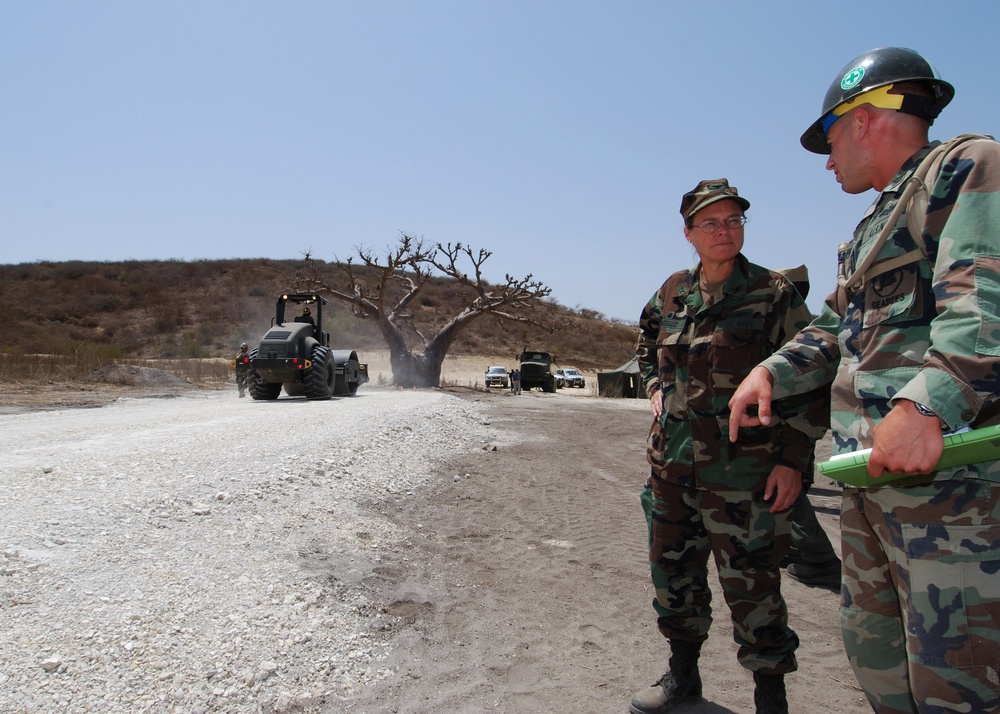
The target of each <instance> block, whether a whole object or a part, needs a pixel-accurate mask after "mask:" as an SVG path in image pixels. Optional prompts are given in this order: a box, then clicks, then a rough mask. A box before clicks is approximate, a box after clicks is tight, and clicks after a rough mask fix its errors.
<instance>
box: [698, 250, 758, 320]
mask: <svg viewBox="0 0 1000 714" xmlns="http://www.w3.org/2000/svg"><path fill="white" fill-rule="evenodd" d="M749 274H750V261H748V260H747V259H746V257H745V256H744V255H743V253H739V254H737V256H736V264H735V265H734V266H733V272H732V274H731V275H730V276H729V277H728V278H726V283H725V285H724V286H723V290H724V291H725V293H726V296H727V297H728V296H730V295H733V296H736V297H737V298H742V297H743V296H744V295H746V292H747V282H748V280H749V278H748V276H749ZM700 276H701V263H698V265H696V266H695V267H694V268H693V269H692V270H689V271H688V274H687V280H686V281H685V282H686V284H687V286H688V294H687V298H686V300H685V302H686V303H687V304H688V306H689V307H690V308H692V310H695V311H697V310H699V309H702V308H703V307H704V305H705V302H704V300H703V299H702V297H701V290H699V289H698V288H697V286H698V282H699V280H700ZM721 304H722V303H719V302H717V303H715V305H721ZM715 305H713V307H715Z"/></svg>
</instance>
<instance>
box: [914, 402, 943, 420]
mask: <svg viewBox="0 0 1000 714" xmlns="http://www.w3.org/2000/svg"><path fill="white" fill-rule="evenodd" d="M913 406H914V407H916V409H917V411H918V412H920V413H921V414H923V415H924V416H926V417H936V416H937V414H935V413H934V410H933V409H931V408H930V407H926V406H924V405H923V404H921V403H920V402H913Z"/></svg>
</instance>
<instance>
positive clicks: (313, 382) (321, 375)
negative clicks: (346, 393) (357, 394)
mask: <svg viewBox="0 0 1000 714" xmlns="http://www.w3.org/2000/svg"><path fill="white" fill-rule="evenodd" d="M310 359H311V360H312V367H310V368H309V374H307V375H305V379H304V380H302V386H303V387H304V388H305V393H306V399H329V398H330V397H331V396H333V381H334V378H335V375H334V372H333V360H331V359H330V350H329V348H327V347H323V346H322V345H316V346H315V347H313V351H312V357H311V358H310Z"/></svg>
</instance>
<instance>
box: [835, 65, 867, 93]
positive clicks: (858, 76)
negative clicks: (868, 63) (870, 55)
mask: <svg viewBox="0 0 1000 714" xmlns="http://www.w3.org/2000/svg"><path fill="white" fill-rule="evenodd" d="M864 76H865V68H864V67H860V66H859V67H855V68H854V69H852V70H851V71H850V72H848V73H847V74H845V75H844V78H843V79H841V80H840V88H841V89H850V88H851V87H856V86H857V84H858V82H860V81H861V80H862V79H864Z"/></svg>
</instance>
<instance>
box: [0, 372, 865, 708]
mask: <svg viewBox="0 0 1000 714" xmlns="http://www.w3.org/2000/svg"><path fill="white" fill-rule="evenodd" d="M362 359H363V360H364V361H367V362H368V363H369V373H370V375H371V376H372V380H373V385H372V388H375V382H376V380H377V375H378V374H379V373H380V372H381V373H382V374H384V375H386V376H388V375H389V370H388V359H387V355H385V356H384V358H383V356H382V355H379V354H367V355H362ZM383 359H384V361H381V360H383ZM491 364H504V365H505V366H506V365H507V363H506V362H504V361H502V360H496V359H494V358H455V359H452V358H449V360H448V361H447V362H446V364H445V368H444V370H443V373H442V377H443V380H444V382H445V383H446V384H450V385H452V386H451V387H449V388H448V391H450V392H452V393H453V394H454V396H455V398H456V399H474V400H477V401H480V402H482V403H483V404H484V406H485V407H486V408H487V414H488V418H489V421H490V424H491V426H493V427H495V428H496V430H497V433H498V435H499V438H498V439H497V446H496V450H495V451H492V450H491V451H488V452H484V453H482V454H478V455H473V456H468V455H466V456H457V455H455V456H453V457H452V458H451V459H447V458H446V461H445V465H443V466H441V467H440V469H441V470H440V473H439V474H436V476H438V477H437V478H433V479H431V480H430V481H429V483H428V486H427V487H426V488H421V489H418V490H416V491H415V492H413V493H410V494H407V497H406V498H399V497H387V498H386V499H385V500H384V501H380V502H373V503H371V504H368V507H370V508H374V509H378V510H379V512H381V513H382V514H383V515H384V516H386V517H388V518H390V519H391V520H392V522H393V523H394V524H395V526H394V527H395V528H396V529H398V535H399V538H398V539H394V540H396V541H397V542H400V541H401V542H403V543H405V547H396V548H393V549H387V550H385V551H384V552H381V553H380V557H379V562H378V564H377V565H376V566H375V567H373V569H372V571H371V575H370V576H369V578H368V580H367V582H366V586H367V587H368V588H370V589H371V592H372V594H373V596H374V597H376V598H377V599H378V600H379V601H380V602H382V603H383V604H384V607H385V610H386V612H387V613H389V614H391V615H394V616H396V617H399V618H401V619H402V620H403V621H404V622H405V626H404V627H401V628H399V629H398V630H396V631H395V632H394V633H393V635H392V642H391V647H390V655H389V660H388V661H387V662H386V666H388V667H392V668H393V669H394V670H395V671H396V675H395V676H393V677H391V678H389V679H386V680H382V681H380V682H378V683H377V684H375V685H373V686H372V687H371V688H369V689H366V690H364V691H363V692H362V693H360V694H359V695H358V696H357V697H355V698H353V699H351V700H349V701H341V702H336V703H329V704H327V705H325V706H324V708H321V711H323V712H365V713H372V714H374V713H381V712H409V713H420V714H424V713H426V714H431V713H433V714H446V713H449V712H454V713H456V714H457V713H464V712H486V711H496V712H509V713H510V714H524V713H532V712H577V713H589V712H594V713H598V712H625V711H627V708H628V702H629V699H630V698H631V696H632V693H633V692H634V691H636V690H638V689H640V688H642V687H644V686H647V685H649V684H650V683H652V682H653V681H655V680H656V679H657V678H658V677H659V675H660V674H662V672H663V671H664V669H665V665H666V658H667V647H666V643H665V641H664V640H663V638H662V637H661V636H660V635H659V634H658V632H657V630H656V626H655V617H654V614H653V611H652V608H651V605H650V602H651V600H652V597H653V593H652V588H651V585H650V583H649V577H648V564H647V559H646V550H645V542H646V535H645V522H644V518H643V515H642V511H641V509H640V507H639V501H638V494H639V491H640V488H641V486H642V483H643V480H644V478H645V473H646V465H645V461H644V437H645V434H646V431H647V429H648V426H649V420H650V416H649V412H648V405H647V404H646V402H645V401H638V400H612V399H602V398H598V397H594V396H593V391H594V387H595V386H596V377H595V375H594V374H592V373H586V377H587V381H588V385H587V388H586V389H584V390H560V391H559V393H557V394H543V393H541V392H532V393H529V394H524V395H521V396H520V397H514V396H513V395H511V394H510V393H509V392H507V391H505V390H494V391H493V392H486V391H485V390H482V389H481V388H480V389H476V388H475V386H476V381H477V380H478V383H479V385H480V387H481V384H482V382H481V378H482V373H483V372H484V371H485V369H486V367H487V366H489V365H491ZM234 392H235V390H234ZM4 396H5V399H7V401H8V402H9V395H4ZM71 396H72V395H71ZM234 397H235V393H234ZM811 497H812V500H813V502H814V504H815V505H816V507H817V510H818V513H819V516H820V520H821V522H822V523H823V525H824V527H826V528H827V529H828V531H829V532H830V534H831V537H832V539H833V540H834V542H835V543H838V541H839V536H838V522H837V511H838V508H839V495H838V493H837V491H836V489H835V488H833V487H832V485H831V484H830V483H829V482H827V481H823V482H821V483H818V484H817V486H816V487H815V488H814V489H813V491H812V492H811ZM713 584H716V583H715V579H714V576H713ZM716 585H717V584H716ZM782 590H783V593H784V595H785V597H786V600H787V602H788V605H789V610H790V617H791V624H792V626H793V628H794V629H795V630H796V631H797V633H798V635H799V637H800V639H801V646H800V649H799V651H798V659H799V671H798V672H797V673H796V674H794V675H790V676H789V677H788V691H789V703H790V711H792V712H806V711H814V710H815V709H816V707H817V705H818V704H819V703H820V702H821V703H822V704H821V706H822V708H823V709H824V711H826V712H828V713H829V714H836V713H838V712H851V713H860V712H867V711H869V708H868V707H867V705H866V704H865V702H864V700H863V697H862V695H861V692H860V690H859V689H858V687H857V684H856V682H855V680H854V677H853V674H852V673H851V671H850V668H849V666H848V664H847V660H846V657H845V655H844V653H843V648H842V645H841V641H840V631H839V624H838V614H837V610H838V595H837V594H836V593H834V592H831V591H829V590H824V589H818V588H809V587H806V586H804V585H802V584H800V583H797V582H795V581H792V580H790V579H787V578H786V579H785V581H784V582H783V585H782ZM715 604H716V611H715V616H716V621H715V624H714V626H713V629H712V633H711V636H710V638H709V641H708V643H707V644H706V647H705V650H704V652H703V657H702V672H703V679H704V699H703V700H702V701H700V702H697V703H693V704H691V705H688V706H685V707H682V708H678V709H677V710H676V711H678V712H680V713H685V712H691V713H692V714H742V713H744V712H752V711H753V704H752V699H753V695H752V691H753V684H752V680H751V678H750V674H749V673H748V672H746V671H744V670H743V669H742V668H741V667H740V666H739V665H738V664H737V662H736V655H735V652H736V646H735V644H734V643H733V641H732V636H731V626H730V623H729V618H728V613H727V610H726V607H725V604H724V602H723V600H722V598H721V594H720V593H719V592H718V591H717V592H716V598H715Z"/></svg>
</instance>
